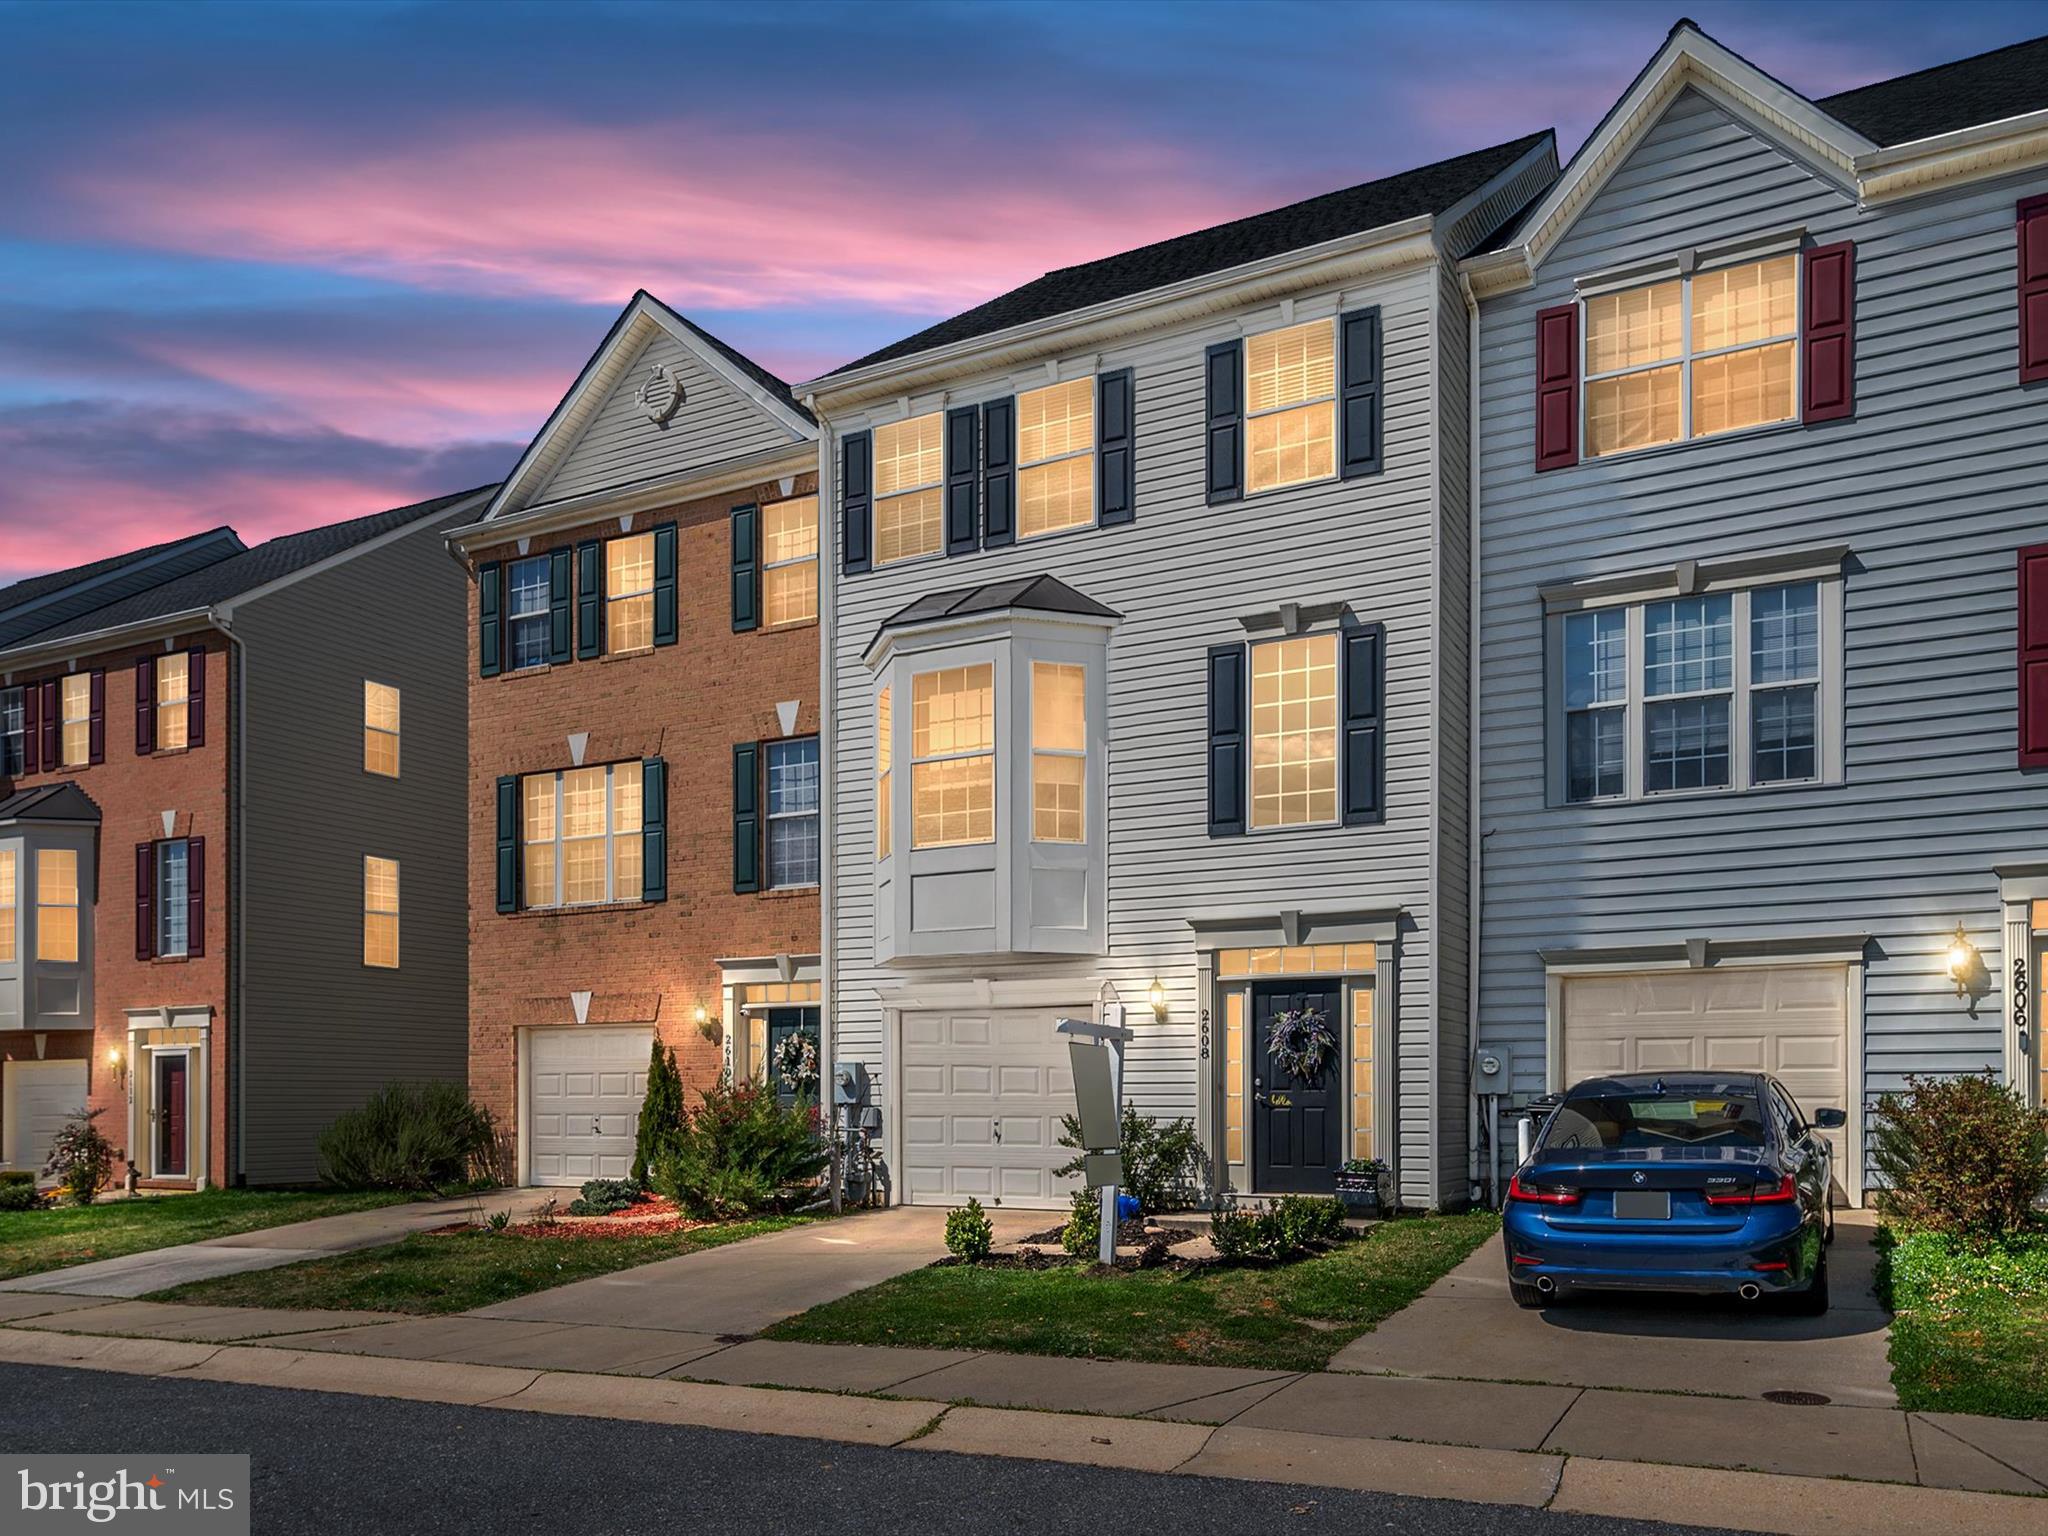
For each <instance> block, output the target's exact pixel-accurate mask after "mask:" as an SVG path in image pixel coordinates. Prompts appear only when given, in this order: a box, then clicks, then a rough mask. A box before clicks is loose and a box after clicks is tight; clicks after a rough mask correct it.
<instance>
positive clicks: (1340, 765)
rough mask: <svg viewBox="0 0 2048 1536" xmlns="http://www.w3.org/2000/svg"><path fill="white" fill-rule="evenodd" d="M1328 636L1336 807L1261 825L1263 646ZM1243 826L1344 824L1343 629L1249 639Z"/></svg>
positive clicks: (1280, 831) (1280, 832) (1265, 831)
mask: <svg viewBox="0 0 2048 1536" xmlns="http://www.w3.org/2000/svg"><path fill="white" fill-rule="evenodd" d="M1304 483H1307V482H1304ZM1323 639H1327V640H1329V641H1330V642H1331V643H1332V645H1333V647H1334V649H1335V656H1334V667H1335V677H1336V682H1335V684H1334V686H1333V691H1332V694H1331V705H1332V707H1333V709H1334V710H1335V718H1334V723H1333V724H1332V725H1331V727H1330V735H1331V739H1332V740H1333V741H1334V742H1335V750H1334V751H1333V752H1332V754H1331V757H1330V764H1331V769H1332V771H1333V772H1334V773H1335V774H1336V776H1337V787H1336V793H1335V795H1334V797H1333V799H1332V804H1333V806H1334V809H1335V814H1333V815H1332V816H1331V817H1330V818H1329V819H1328V820H1327V821H1283V822H1276V823H1274V824H1273V825H1271V826H1265V827H1262V826H1260V825H1258V823H1257V820H1256V817H1255V815H1254V812H1253V807H1254V805H1256V803H1257V801H1256V799H1255V797H1254V794H1253V785H1254V784H1255V783H1256V782H1257V781H1256V780H1255V778H1254V777H1253V775H1254V773H1255V772H1256V771H1257V761H1258V751H1257V745H1258V728H1257V725H1256V723H1255V722H1256V721H1257V719H1258V705H1257V703H1256V701H1255V698H1254V695H1255V694H1256V693H1257V691H1258V678H1257V670H1258V653H1259V648H1260V647H1261V646H1276V645H1281V644H1284V643H1285V642H1287V641H1289V640H1323ZM1244 688H1245V693H1244V790H1243V793H1244V830H1245V834H1246V835H1247V836H1249V837H1276V836H1285V835H1286V834H1287V833H1290V832H1310V831H1316V830H1318V829H1322V828H1329V827H1341V826H1343V825H1344V633H1343V631H1342V630H1339V629H1305V630H1303V631H1302V632H1301V633H1300V634H1295V635H1267V636H1262V637H1261V638H1259V639H1257V640H1248V641H1246V642H1245V648H1244Z"/></svg>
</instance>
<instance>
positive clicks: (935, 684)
mask: <svg viewBox="0 0 2048 1536" xmlns="http://www.w3.org/2000/svg"><path fill="white" fill-rule="evenodd" d="M995 691H996V690H995V668H994V667H993V666H991V665H990V664H988V663H987V662H983V663H982V664H981V665H979V666H972V667H946V668H944V669H942V670H940V671H936V672H920V673H918V674H917V676H916V677H915V678H913V679H912V681H911V724H910V814H911V831H910V845H911V847H913V848H948V847H953V846H956V845H958V844H962V843H986V842H992V841H993V840H994V839H995V835H996V809H995V805H996V760H995Z"/></svg>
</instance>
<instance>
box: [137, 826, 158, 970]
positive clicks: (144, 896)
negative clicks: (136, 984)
mask: <svg viewBox="0 0 2048 1536" xmlns="http://www.w3.org/2000/svg"><path fill="white" fill-rule="evenodd" d="M135 958H136V959H138V960H154V959H155V958H156V844H155V843H137V844H136V845H135Z"/></svg>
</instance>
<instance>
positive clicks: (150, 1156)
mask: <svg viewBox="0 0 2048 1536" xmlns="http://www.w3.org/2000/svg"><path fill="white" fill-rule="evenodd" d="M127 1019H128V1044H127V1052H128V1060H127V1062H126V1063H125V1066H126V1070H127V1094H126V1098H127V1111H128V1145H127V1148H126V1150H127V1153H128V1160H129V1161H130V1162H132V1163H134V1164H135V1165H136V1167H138V1168H140V1167H143V1166H144V1165H145V1164H147V1166H148V1167H149V1169H150V1174H149V1176H150V1177H151V1178H157V1177H159V1175H158V1174H157V1172H156V1138H155V1136H154V1135H153V1134H152V1132H151V1128H150V1127H147V1126H144V1125H141V1124H140V1123H139V1122H138V1119H137V1116H138V1100H137V1094H136V1085H137V1084H138V1083H140V1082H141V1081H142V1074H143V1073H145V1072H151V1073H153V1072H155V1071H156V1055H157V1053H158V1051H159V1050H162V1051H165V1052H169V1051H184V1052H185V1053H186V1054H187V1062H186V1066H185V1104H186V1108H185V1117H186V1119H185V1167H186V1168H187V1170H189V1171H188V1172H187V1174H186V1175H185V1177H186V1178H189V1179H190V1180H191V1181H192V1185H193V1187H194V1188H195V1189H205V1188H207V1187H208V1185H209V1183H210V1182H211V1170H212V1168H213V1069H212V1064H211V1063H212V1056H213V1005H212V1004H210V1003H186V1004H182V1005H181V1004H177V1003H173V1004H171V1005H170V1006H168V1007H164V1008H130V1009H128V1010H127ZM159 1029H161V1030H171V1029H190V1030H194V1031H197V1033H198V1035H199V1039H198V1041H197V1043H196V1044H185V1043H181V1044H177V1045H172V1044H170V1043H168V1042H166V1043H165V1044H164V1045H162V1046H156V1045H152V1044H151V1043H150V1042H149V1041H148V1039H147V1038H146V1036H147V1035H148V1033H149V1032H150V1031H151V1030H159ZM148 1086H149V1096H150V1098H151V1100H152V1101H154V1099H155V1097H156V1082H155V1080H154V1078H152V1079H151V1080H150V1081H149V1085H148ZM140 1138H147V1139H146V1140H143V1139H140ZM138 1151H143V1152H146V1156H142V1157H138V1156H137V1155H136V1153H137V1152H138Z"/></svg>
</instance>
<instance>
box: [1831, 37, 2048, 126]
mask: <svg viewBox="0 0 2048 1536" xmlns="http://www.w3.org/2000/svg"><path fill="white" fill-rule="evenodd" d="M1814 105H1815V106H1817V107H1819V108H1820V109H1821V110H1822V111H1823V112H1825V113H1827V114H1828V116H1830V117H1832V118H1834V119H1835V120H1836V121H1837V122H1841V123H1846V124H1848V125H1849V126H1850V127H1851V128H1854V129H1855V130H1856V131H1857V132H1858V133H1860V134H1862V135H1863V137H1865V138H1866V139H1869V140H1870V141H1871V142H1872V143H1874V144H1881V145H1887V146H1888V145H1892V144H1909V143H1911V142H1912V141H1913V140H1915V139H1925V138H1930V137H1932V136H1933V135H1935V134H1937V133H1952V132H1954V131H1955V130H1956V129H1958V128H1972V127H1975V126H1976V125H1977V124H1979V123H1995V122H1998V121H2000V120H2001V119H2003V118H2008V117H2018V116H2020V115H2021V114H2022V113H2025V112H2039V111H2041V110H2042V109H2043V108H2048V37H2037V38H2033V39H2031V40H2030V41H2027V42H2024V43H2014V44H2012V45H2011V46H2010V47H2006V48H1994V49H1992V50H1991V52H1989V53H1980V54H1976V55H1974V56H1972V57H1970V58H1967V59H1957V60H1955V61H1954V62H1953V63H1949V64H1937V65H1935V66H1934V67H1933V68H1931V69H1919V70H1915V71H1914V72H1913V73H1912V74H1910V75H1900V76H1898V77H1897V78H1896V79H1892V80H1881V81H1879V82H1878V83H1877V84H1875V85H1864V86H1858V87H1857V88H1856V89H1855V90H1853V91H1843V92H1841V93H1839V94H1838V95H1834V96H1823V97H1821V98H1819V100H1817V101H1816V102H1815V103H1814Z"/></svg>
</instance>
